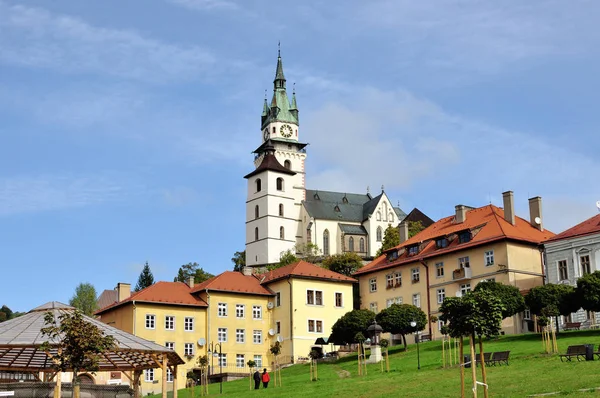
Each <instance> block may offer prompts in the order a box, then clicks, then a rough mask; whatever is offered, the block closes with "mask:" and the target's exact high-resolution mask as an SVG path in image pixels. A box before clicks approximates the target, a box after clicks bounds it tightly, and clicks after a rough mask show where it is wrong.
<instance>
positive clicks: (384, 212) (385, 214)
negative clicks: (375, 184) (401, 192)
mask: <svg viewBox="0 0 600 398" xmlns="http://www.w3.org/2000/svg"><path fill="white" fill-rule="evenodd" d="M387 214H388V211H387V203H385V202H383V215H384V216H386V218H387ZM383 221H387V219H384V220H383Z"/></svg>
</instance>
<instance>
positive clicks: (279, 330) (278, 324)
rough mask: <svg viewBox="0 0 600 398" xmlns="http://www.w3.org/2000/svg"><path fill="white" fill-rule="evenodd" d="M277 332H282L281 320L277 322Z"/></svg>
mask: <svg viewBox="0 0 600 398" xmlns="http://www.w3.org/2000/svg"><path fill="white" fill-rule="evenodd" d="M275 333H277V334H281V321H277V322H275Z"/></svg>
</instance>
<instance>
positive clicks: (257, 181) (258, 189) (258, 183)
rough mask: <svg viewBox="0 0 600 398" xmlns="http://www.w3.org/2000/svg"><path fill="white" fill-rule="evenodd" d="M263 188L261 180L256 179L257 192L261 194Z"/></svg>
mask: <svg viewBox="0 0 600 398" xmlns="http://www.w3.org/2000/svg"><path fill="white" fill-rule="evenodd" d="M261 188H262V184H261V181H260V178H257V179H256V192H260V190H261Z"/></svg>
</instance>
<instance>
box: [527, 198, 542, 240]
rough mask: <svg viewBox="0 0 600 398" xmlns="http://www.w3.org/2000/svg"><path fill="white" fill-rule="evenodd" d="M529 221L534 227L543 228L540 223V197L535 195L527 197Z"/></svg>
mask: <svg viewBox="0 0 600 398" xmlns="http://www.w3.org/2000/svg"><path fill="white" fill-rule="evenodd" d="M529 222H530V223H531V225H532V226H533V227H534V228H537V229H539V230H540V231H543V230H544V224H543V223H542V198H541V197H539V196H536V197H534V198H530V199H529Z"/></svg>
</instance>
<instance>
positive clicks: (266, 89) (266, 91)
mask: <svg viewBox="0 0 600 398" xmlns="http://www.w3.org/2000/svg"><path fill="white" fill-rule="evenodd" d="M266 100H267V89H266V88H265V101H266Z"/></svg>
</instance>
